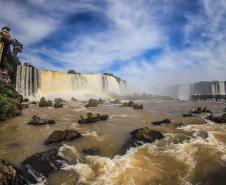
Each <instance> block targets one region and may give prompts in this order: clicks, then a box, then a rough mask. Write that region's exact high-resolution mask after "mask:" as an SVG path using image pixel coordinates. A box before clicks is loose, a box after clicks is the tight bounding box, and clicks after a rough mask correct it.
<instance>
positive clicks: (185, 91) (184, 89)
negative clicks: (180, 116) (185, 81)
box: [178, 85, 191, 100]
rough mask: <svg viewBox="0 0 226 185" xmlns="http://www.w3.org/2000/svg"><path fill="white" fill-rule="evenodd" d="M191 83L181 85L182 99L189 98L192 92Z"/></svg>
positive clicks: (179, 95) (180, 93)
mask: <svg viewBox="0 0 226 185" xmlns="http://www.w3.org/2000/svg"><path fill="white" fill-rule="evenodd" d="M190 91H191V85H181V86H180V87H179V92H178V98H179V99H180V100H188V99H189V98H190V94H191V92H190Z"/></svg>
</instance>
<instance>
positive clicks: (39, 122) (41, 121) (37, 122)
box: [28, 115, 55, 125]
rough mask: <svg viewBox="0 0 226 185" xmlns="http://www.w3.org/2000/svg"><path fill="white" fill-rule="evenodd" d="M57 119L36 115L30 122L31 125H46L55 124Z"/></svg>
mask: <svg viewBox="0 0 226 185" xmlns="http://www.w3.org/2000/svg"><path fill="white" fill-rule="evenodd" d="M54 123H55V121H54V120H52V119H41V118H40V117H38V116H36V115H34V116H33V117H32V118H31V121H29V122H28V124H30V125H46V124H50V125H52V124H54Z"/></svg>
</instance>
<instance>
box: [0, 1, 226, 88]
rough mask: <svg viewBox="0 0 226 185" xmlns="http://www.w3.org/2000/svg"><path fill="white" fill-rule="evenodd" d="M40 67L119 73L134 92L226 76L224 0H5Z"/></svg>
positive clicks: (3, 14) (7, 21)
mask: <svg viewBox="0 0 226 185" xmlns="http://www.w3.org/2000/svg"><path fill="white" fill-rule="evenodd" d="M0 25H8V26H10V27H11V30H12V31H11V32H12V35H13V37H15V38H17V39H18V40H20V41H21V42H22V43H23V45H24V50H23V52H22V53H21V54H20V55H19V57H20V59H21V61H23V62H31V63H32V64H33V65H34V66H36V67H38V68H40V69H48V70H56V71H67V70H69V69H74V70H75V71H78V72H81V73H104V72H107V73H114V74H115V75H117V76H119V77H121V78H122V79H124V80H126V81H127V83H128V86H129V88H130V89H131V90H132V91H134V92H144V91H146V92H155V91H156V90H157V89H158V88H160V87H163V86H168V85H173V84H186V83H192V82H196V81H210V80H226V0H0Z"/></svg>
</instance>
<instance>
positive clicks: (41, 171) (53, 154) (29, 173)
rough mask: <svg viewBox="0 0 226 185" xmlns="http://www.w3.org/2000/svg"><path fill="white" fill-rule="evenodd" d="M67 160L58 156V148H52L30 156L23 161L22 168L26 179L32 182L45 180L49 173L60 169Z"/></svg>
mask: <svg viewBox="0 0 226 185" xmlns="http://www.w3.org/2000/svg"><path fill="white" fill-rule="evenodd" d="M64 163H66V161H65V160H64V159H63V158H62V157H60V156H58V151H57V149H50V150H47V151H45V152H40V153H36V154H34V155H32V156H31V157H28V158H27V159H25V160H24V161H23V162H22V165H21V170H22V172H23V174H24V176H25V177H26V179H27V180H28V181H29V182H31V183H38V182H41V181H43V177H45V178H46V177H48V175H49V173H51V172H52V171H55V170H58V169H60V168H61V167H62V165H63V164H64Z"/></svg>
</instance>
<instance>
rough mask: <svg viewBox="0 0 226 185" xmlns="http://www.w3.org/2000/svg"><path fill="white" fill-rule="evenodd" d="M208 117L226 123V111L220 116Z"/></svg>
mask: <svg viewBox="0 0 226 185" xmlns="http://www.w3.org/2000/svg"><path fill="white" fill-rule="evenodd" d="M207 119H209V120H211V121H214V122H215V123H219V124H222V123H226V113H224V114H221V115H219V116H214V115H209V116H207Z"/></svg>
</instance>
